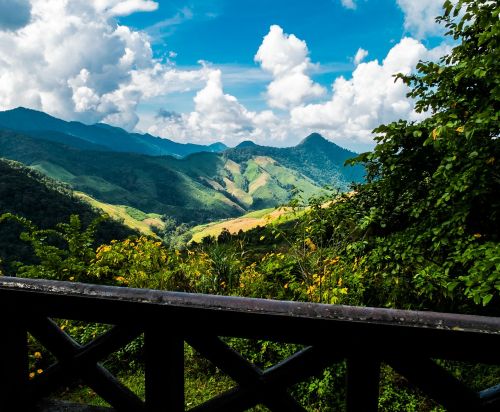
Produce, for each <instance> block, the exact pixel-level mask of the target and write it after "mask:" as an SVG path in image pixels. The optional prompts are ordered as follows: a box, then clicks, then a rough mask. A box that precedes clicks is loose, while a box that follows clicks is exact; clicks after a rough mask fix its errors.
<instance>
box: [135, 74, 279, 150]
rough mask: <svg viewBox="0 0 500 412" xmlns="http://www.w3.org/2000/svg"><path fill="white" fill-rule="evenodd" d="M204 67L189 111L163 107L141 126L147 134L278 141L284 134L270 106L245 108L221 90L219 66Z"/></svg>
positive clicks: (233, 141)
mask: <svg viewBox="0 0 500 412" xmlns="http://www.w3.org/2000/svg"><path fill="white" fill-rule="evenodd" d="M205 70H207V71H208V75H207V81H206V84H205V87H204V88H202V89H201V90H200V91H198V93H197V94H196V96H195V97H194V104H195V109H194V110H193V111H192V112H190V113H183V114H178V113H172V112H168V111H163V112H162V113H160V115H159V116H157V117H156V118H155V119H151V122H150V123H151V124H150V125H149V126H147V125H146V126H143V128H145V129H146V130H147V131H148V132H149V133H151V134H156V135H159V136H164V137H172V136H174V137H175V139H176V140H179V141H191V142H193V141H197V142H201V143H207V142H216V141H222V142H225V143H227V144H229V145H235V144H237V143H239V142H241V141H242V140H247V139H252V140H254V141H256V142H260V143H269V139H273V140H274V141H280V140H282V139H284V138H285V137H286V128H285V127H284V124H283V123H282V122H281V120H280V119H278V118H277V117H276V115H275V114H274V113H273V112H272V111H271V110H264V111H262V112H253V111H250V110H248V109H247V108H245V107H244V106H243V105H242V104H241V103H240V102H239V101H238V99H237V98H236V97H235V96H232V95H230V94H227V93H224V89H223V84H222V72H221V71H220V70H219V69H209V68H207V67H206V68H205Z"/></svg>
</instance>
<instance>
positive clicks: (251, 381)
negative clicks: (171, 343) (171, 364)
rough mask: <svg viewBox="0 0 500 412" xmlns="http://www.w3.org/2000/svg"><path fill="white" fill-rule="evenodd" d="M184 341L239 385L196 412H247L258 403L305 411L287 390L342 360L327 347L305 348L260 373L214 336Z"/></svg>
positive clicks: (198, 408)
mask: <svg viewBox="0 0 500 412" xmlns="http://www.w3.org/2000/svg"><path fill="white" fill-rule="evenodd" d="M187 341H188V343H189V344H190V345H191V346H193V347H194V348H195V349H196V350H198V352H200V354H202V355H203V356H204V357H206V358H207V359H209V360H210V361H212V363H214V364H215V365H216V366H217V367H219V368H220V369H221V370H222V371H224V372H225V373H227V374H228V375H229V376H231V377H232V378H233V379H234V380H236V381H237V382H238V383H239V384H240V385H241V386H240V387H239V388H235V389H233V390H230V391H227V392H225V393H223V394H221V395H219V396H218V397H216V398H214V399H212V400H210V401H208V402H206V403H205V404H203V405H200V406H198V407H197V408H194V409H193V410H196V411H202V410H203V411H205V410H207V411H208V410H219V409H217V408H222V407H224V409H223V410H231V408H234V410H246V409H248V408H249V407H251V406H254V405H256V404H258V403H264V404H265V405H266V406H267V407H268V408H270V409H271V410H283V408H284V407H286V409H285V410H289V411H303V410H304V408H303V407H302V406H301V405H300V404H298V403H297V402H296V401H295V400H294V399H293V398H292V397H291V396H290V394H288V392H287V391H286V388H288V387H289V386H291V385H293V384H296V383H298V382H301V381H303V380H305V379H307V378H309V377H311V376H313V375H316V374H318V373H320V372H321V371H322V370H323V369H325V368H326V367H327V366H329V365H331V364H332V363H335V362H338V361H340V360H341V358H339V357H338V356H337V355H332V354H331V350H327V349H326V348H318V347H308V348H305V349H302V350H300V351H298V352H297V353H295V354H294V355H292V356H291V357H289V358H287V359H285V360H283V361H282V362H280V363H278V364H277V365H274V366H273V367H271V368H269V369H267V370H266V371H264V372H263V371H261V370H260V369H259V368H257V367H256V366H255V365H253V364H251V363H250V362H248V361H247V360H246V359H244V358H243V357H242V356H241V355H240V354H239V353H238V352H236V351H234V350H233V349H232V348H230V347H229V346H228V345H226V344H225V343H224V342H222V341H221V340H220V339H219V338H217V337H210V338H207V337H205V338H203V339H200V338H193V337H190V338H188V339H187ZM252 400H253V402H252ZM226 403H227V405H226ZM228 405H230V406H228ZM226 408H227V409H226Z"/></svg>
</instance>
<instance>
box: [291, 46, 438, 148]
mask: <svg viewBox="0 0 500 412" xmlns="http://www.w3.org/2000/svg"><path fill="white" fill-rule="evenodd" d="M446 51H447V48H446V47H439V48H438V49H433V50H427V49H426V48H425V46H424V45H423V44H422V43H420V42H419V41H417V40H415V39H412V38H404V39H402V40H401V41H400V42H399V43H398V44H396V45H395V46H394V47H393V48H392V49H391V50H390V51H389V53H388V54H387V56H386V58H385V59H384V60H383V61H382V62H379V61H377V60H372V61H369V62H366V63H360V64H359V65H358V66H357V67H356V69H355V70H354V72H353V74H352V78H351V79H345V78H344V77H339V78H337V79H336V80H335V81H334V83H333V85H332V96H331V99H330V100H329V101H327V102H323V103H319V104H309V105H305V106H299V107H296V108H294V109H292V110H291V121H292V124H293V125H294V126H295V127H302V128H308V129H310V130H319V131H323V132H324V133H325V134H326V135H327V136H330V137H332V138H333V139H335V140H337V141H339V142H341V143H344V144H348V145H349V146H352V143H353V142H354V143H355V146H356V145H357V146H358V147H365V148H367V147H369V146H370V145H371V144H372V142H373V136H372V133H371V131H372V130H373V129H374V128H375V127H377V126H378V125H380V124H382V123H387V122H391V121H395V120H398V119H409V120H418V119H420V118H422V115H420V114H417V113H416V112H415V111H414V109H413V103H412V101H411V100H409V99H408V98H407V97H406V94H407V92H408V88H407V86H405V85H404V84H403V83H402V82H401V81H397V82H394V77H393V75H394V74H396V73H406V74H408V73H410V72H411V71H412V70H414V68H415V65H416V64H417V63H418V61H419V60H426V59H431V58H436V57H437V56H439V55H443V54H444V53H445V52H446Z"/></svg>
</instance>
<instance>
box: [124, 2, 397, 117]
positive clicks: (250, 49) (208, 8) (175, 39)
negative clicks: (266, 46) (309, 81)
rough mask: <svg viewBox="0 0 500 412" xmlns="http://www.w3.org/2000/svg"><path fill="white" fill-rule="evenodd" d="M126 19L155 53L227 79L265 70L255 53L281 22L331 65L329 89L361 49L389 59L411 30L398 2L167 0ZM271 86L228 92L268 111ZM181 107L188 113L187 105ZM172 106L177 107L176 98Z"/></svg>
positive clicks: (326, 71)
mask: <svg viewBox="0 0 500 412" xmlns="http://www.w3.org/2000/svg"><path fill="white" fill-rule="evenodd" d="M120 22H121V23H123V24H125V25H127V26H131V27H134V28H136V29H138V30H143V31H145V32H147V33H150V34H151V36H152V46H153V50H154V53H155V56H157V57H160V58H161V57H168V53H169V52H170V51H173V52H175V53H176V54H177V56H176V57H175V58H174V59H172V60H173V61H175V63H176V65H177V66H179V67H193V66H196V65H197V64H198V61H199V60H205V61H208V62H210V63H211V64H213V65H214V66H216V67H221V68H222V70H223V77H224V71H225V70H224V66H228V70H229V69H231V68H232V69H233V70H234V69H236V68H241V69H244V68H258V64H256V63H255V61H254V56H255V53H256V52H257V50H258V48H259V46H260V44H261V43H262V38H263V37H264V36H265V35H266V34H267V33H268V31H269V27H270V26H271V25H273V24H277V25H279V26H280V27H282V28H283V29H284V30H285V31H286V32H287V33H293V34H295V35H296V36H297V37H298V38H300V39H304V40H305V41H306V42H307V45H308V48H309V50H310V57H311V60H312V61H313V62H321V65H322V66H323V70H321V71H320V73H316V74H314V75H313V76H312V77H313V78H314V80H315V81H317V82H318V83H320V84H322V85H324V86H325V87H328V86H329V85H330V84H331V83H332V82H333V80H334V79H335V77H337V76H338V75H344V76H349V75H350V73H351V72H352V70H354V64H353V56H354V54H355V53H356V51H357V50H358V48H359V47H362V48H363V49H365V50H369V56H370V58H372V59H383V58H384V57H385V56H386V55H387V52H388V51H389V50H390V49H391V47H392V46H393V45H394V43H395V42H397V41H399V40H400V39H401V38H402V37H403V36H404V35H405V34H406V33H405V32H406V30H405V29H404V28H403V22H404V15H403V12H402V11H401V9H400V8H399V7H398V6H397V4H396V3H395V2H394V1H393V0H376V1H363V2H360V3H359V5H358V6H357V7H356V9H355V10H352V9H348V8H346V7H344V6H342V4H341V3H340V1H334V0H314V1H307V0H274V1H269V0H236V1H235V0H232V1H231V0H214V1H206V0H205V1H203V0H200V1H180V0H177V1H160V2H159V7H158V10H157V11H155V12H151V13H136V14H133V15H131V16H127V17H123V18H120ZM163 24H165V25H164V26H163ZM265 86H266V79H265V78H263V79H262V80H261V82H256V83H253V84H248V83H244V84H231V83H229V84H228V85H227V87H225V90H226V91H227V92H228V93H231V94H235V95H237V96H238V99H239V100H240V101H245V102H246V103H247V105H248V107H249V108H252V109H263V108H264V106H265V97H264V96H263V93H264V92H265ZM191 103H192V101H191ZM180 108H181V110H185V108H186V104H185V103H183V104H181V105H180ZM170 109H173V110H176V109H177V108H176V107H175V102H172V103H171V107H170Z"/></svg>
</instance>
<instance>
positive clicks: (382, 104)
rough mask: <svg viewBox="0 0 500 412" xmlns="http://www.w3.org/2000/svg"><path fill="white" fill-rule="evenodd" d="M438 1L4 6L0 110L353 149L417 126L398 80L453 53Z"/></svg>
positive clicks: (177, 135) (193, 135)
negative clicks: (404, 123) (321, 140)
mask: <svg viewBox="0 0 500 412" xmlns="http://www.w3.org/2000/svg"><path fill="white" fill-rule="evenodd" d="M441 3H442V0H419V1H418V2H417V1H415V0H309V1H307V0H273V1H270V0H267V1H266V0H169V1H163V0H160V1H155V0H71V1H69V2H67V1H65V0H50V1H49V0H12V1H9V2H1V1H0V62H1V64H0V110H6V109H10V108H13V107H17V106H26V107H31V108H33V109H38V110H43V111H45V112H48V113H50V114H52V115H54V116H58V117H61V118H64V119H67V120H79V121H83V122H86V123H95V122H106V123H110V124H113V125H117V126H120V127H124V128H126V129H128V130H136V131H141V132H149V133H152V134H155V135H158V136H161V137H166V138H171V139H173V140H177V141H182V142H197V143H211V142H214V141H223V142H225V143H226V144H228V145H235V144H237V143H238V142H239V141H242V140H247V139H252V140H254V141H256V142H257V143H260V144H269V145H276V146H287V145H293V144H296V143H297V142H299V141H300V140H301V139H302V138H303V137H305V136H306V135H307V134H309V133H311V132H314V131H317V132H320V133H322V134H323V135H324V136H325V137H327V138H328V139H330V140H332V141H335V142H337V143H338V144H340V145H342V146H344V147H348V148H351V149H354V150H357V151H362V150H367V149H370V148H371V147H373V135H372V133H371V131H372V129H373V128H374V127H376V126H378V125H379V124H381V123H386V122H389V121H394V120H398V119H399V118H404V119H408V120H419V119H421V118H422V117H423V115H422V114H419V113H415V111H414V110H413V104H414V102H412V101H410V100H408V99H407V98H406V93H407V92H408V89H407V88H406V87H405V86H404V85H402V84H401V83H399V84H394V82H393V75H394V74H395V73H397V72H405V73H409V72H410V71H412V70H413V69H414V67H415V65H416V63H417V62H418V60H420V59H423V60H429V59H433V60H437V59H438V58H439V57H440V56H442V55H444V54H445V53H447V52H448V51H449V50H450V43H449V41H448V40H446V39H445V38H444V37H443V29H442V28H439V27H438V26H437V25H436V24H435V22H434V18H435V16H436V15H437V14H439V11H440V7H441Z"/></svg>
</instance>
